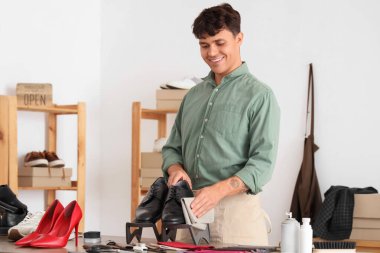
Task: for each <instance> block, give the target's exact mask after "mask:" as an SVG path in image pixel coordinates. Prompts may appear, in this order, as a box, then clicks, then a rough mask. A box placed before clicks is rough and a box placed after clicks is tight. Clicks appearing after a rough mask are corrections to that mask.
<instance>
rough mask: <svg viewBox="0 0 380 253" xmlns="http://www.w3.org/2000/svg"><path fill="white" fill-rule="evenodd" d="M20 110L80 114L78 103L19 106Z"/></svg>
mask: <svg viewBox="0 0 380 253" xmlns="http://www.w3.org/2000/svg"><path fill="white" fill-rule="evenodd" d="M17 110H19V111H31V112H47V113H54V114H78V106H77V105H64V106H62V105H53V106H46V107H37V106H17Z"/></svg>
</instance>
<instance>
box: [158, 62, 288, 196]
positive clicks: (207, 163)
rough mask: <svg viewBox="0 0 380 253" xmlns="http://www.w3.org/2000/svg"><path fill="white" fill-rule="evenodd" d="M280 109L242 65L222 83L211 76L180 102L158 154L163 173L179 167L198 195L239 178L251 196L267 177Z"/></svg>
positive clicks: (271, 167) (276, 134)
mask: <svg viewBox="0 0 380 253" xmlns="http://www.w3.org/2000/svg"><path fill="white" fill-rule="evenodd" d="M279 121H280V109H279V106H278V104H277V101H276V98H275V96H274V94H273V92H272V90H271V89H270V88H269V87H268V86H267V85H265V84H263V83H261V82H260V81H259V80H257V79H256V78H255V77H254V76H253V75H252V74H250V73H249V70H248V67H247V65H246V63H243V64H242V65H241V66H240V67H239V68H237V69H236V70H234V71H233V72H232V73H230V74H229V75H227V76H225V77H224V78H223V79H222V82H221V83H220V84H219V85H216V83H215V81H214V74H213V73H212V72H210V74H209V75H208V76H207V77H206V78H204V81H203V82H201V83H199V84H198V85H196V86H195V87H193V88H192V89H191V90H189V92H188V93H187V94H186V96H185V97H184V99H183V101H182V104H181V107H180V109H179V111H178V114H177V117H176V120H175V123H174V126H173V128H172V130H171V133H170V137H169V139H168V141H167V143H166V145H165V146H164V147H163V149H162V156H163V161H164V162H163V165H162V170H163V172H164V175H165V177H168V174H167V169H168V168H169V167H170V165H172V164H175V163H179V164H182V165H183V167H184V169H185V170H186V172H187V173H188V175H189V176H190V178H191V180H192V184H193V189H195V190H197V189H200V188H203V187H205V186H209V185H213V184H215V183H217V182H219V181H221V180H224V179H227V178H229V177H231V176H234V175H235V176H238V177H239V178H240V179H241V180H242V181H243V182H244V183H245V185H246V186H247V187H248V188H249V192H250V193H253V194H256V193H258V192H260V191H261V190H262V187H263V186H264V185H265V184H266V183H267V182H268V181H269V179H270V178H271V176H272V172H273V168H274V163H275V158H276V153H277V144H278V135H279Z"/></svg>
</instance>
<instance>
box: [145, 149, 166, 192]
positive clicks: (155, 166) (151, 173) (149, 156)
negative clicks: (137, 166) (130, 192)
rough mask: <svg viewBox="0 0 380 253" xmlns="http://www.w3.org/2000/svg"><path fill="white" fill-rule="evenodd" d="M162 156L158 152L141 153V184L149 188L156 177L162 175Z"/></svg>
mask: <svg viewBox="0 0 380 253" xmlns="http://www.w3.org/2000/svg"><path fill="white" fill-rule="evenodd" d="M161 165H162V156H161V153H159V152H142V153H141V186H142V187H144V188H145V187H146V188H149V187H150V186H151V185H152V184H153V182H154V181H156V179H157V178H159V177H162V171H161Z"/></svg>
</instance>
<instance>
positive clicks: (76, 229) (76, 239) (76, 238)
mask: <svg viewBox="0 0 380 253" xmlns="http://www.w3.org/2000/svg"><path fill="white" fill-rule="evenodd" d="M78 227H79V223H78V224H77V225H76V226H75V246H76V247H78Z"/></svg>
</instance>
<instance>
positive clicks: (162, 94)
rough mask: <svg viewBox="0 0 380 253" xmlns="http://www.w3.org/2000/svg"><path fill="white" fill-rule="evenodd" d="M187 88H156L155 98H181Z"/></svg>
mask: <svg viewBox="0 0 380 253" xmlns="http://www.w3.org/2000/svg"><path fill="white" fill-rule="evenodd" d="M188 91H189V90H173V89H167V90H157V91H156V99H157V100H182V99H183V98H184V97H185V95H186V93H187V92H188Z"/></svg>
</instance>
